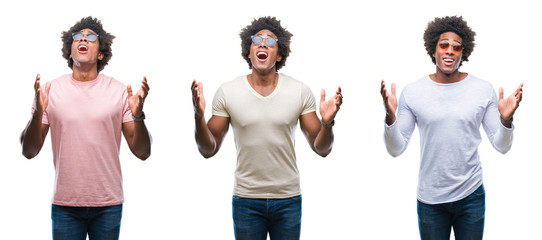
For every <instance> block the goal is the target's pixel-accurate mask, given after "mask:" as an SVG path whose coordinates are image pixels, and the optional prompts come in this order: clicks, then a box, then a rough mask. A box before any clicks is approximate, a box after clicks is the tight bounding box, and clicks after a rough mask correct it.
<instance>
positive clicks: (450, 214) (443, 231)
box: [418, 185, 486, 240]
mask: <svg viewBox="0 0 542 240" xmlns="http://www.w3.org/2000/svg"><path fill="white" fill-rule="evenodd" d="M485 205H486V204H485V191H484V185H481V186H480V187H479V188H478V189H476V191H474V192H473V193H472V194H470V195H469V196H467V197H466V198H464V199H461V200H459V201H456V202H451V203H442V204H434V205H430V204H425V203H422V202H420V201H419V200H418V226H419V228H420V237H421V238H422V240H431V239H435V240H442V239H450V232H451V228H452V227H453V229H454V235H455V239H457V240H471V239H472V240H474V239H482V236H483V235H484V216H485V210H486V206H485Z"/></svg>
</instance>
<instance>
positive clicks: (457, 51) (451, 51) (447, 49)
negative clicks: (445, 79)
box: [433, 32, 463, 74]
mask: <svg viewBox="0 0 542 240" xmlns="http://www.w3.org/2000/svg"><path fill="white" fill-rule="evenodd" d="M462 44H463V39H461V37H459V35H457V34H456V33H454V32H445V33H443V34H440V38H439V40H438V43H437V47H436V49H435V53H433V57H435V62H436V64H437V71H441V72H443V73H444V74H452V73H454V72H455V71H457V70H458V69H459V65H460V64H461V60H462V58H463V45H462Z"/></svg>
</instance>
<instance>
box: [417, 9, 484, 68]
mask: <svg viewBox="0 0 542 240" xmlns="http://www.w3.org/2000/svg"><path fill="white" fill-rule="evenodd" d="M446 32H453V33H455V34H457V35H458V36H459V37H461V39H462V40H463V42H462V43H461V44H462V45H463V53H462V54H463V56H462V58H461V63H460V64H459V66H461V64H462V63H463V61H465V62H467V61H469V56H470V54H471V53H472V51H473V50H474V45H475V44H474V36H475V35H476V33H475V32H474V31H473V30H472V29H471V28H470V27H469V26H468V25H467V22H466V21H465V20H463V17H461V16H459V17H457V16H447V17H442V18H438V17H436V18H435V20H433V21H432V22H429V23H428V24H427V29H425V32H424V34H423V40H424V41H425V50H426V51H427V54H428V55H429V56H430V57H431V60H432V61H433V63H434V64H436V60H435V57H433V54H434V53H435V51H436V48H437V44H438V40H439V38H440V35H441V34H443V33H446Z"/></svg>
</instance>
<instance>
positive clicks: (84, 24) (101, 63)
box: [61, 16, 115, 72]
mask: <svg viewBox="0 0 542 240" xmlns="http://www.w3.org/2000/svg"><path fill="white" fill-rule="evenodd" d="M87 28H88V29H91V30H92V31H94V32H95V33H96V34H98V41H99V43H100V48H99V51H100V52H101V53H102V54H103V55H104V57H103V59H102V60H98V67H97V71H98V72H100V71H102V70H103V69H104V67H105V65H107V63H108V62H109V60H110V59H111V57H112V56H113V51H112V50H111V45H112V44H113V39H114V38H115V36H113V35H111V34H110V33H108V32H106V31H105V30H104V29H103V26H102V23H101V22H100V20H98V19H97V18H93V17H90V16H89V17H85V18H82V19H81V20H79V22H77V23H75V25H73V26H72V27H71V28H70V30H68V31H64V32H62V35H61V38H62V42H63V46H62V56H63V57H64V58H65V59H66V60H67V61H68V67H70V68H71V69H73V59H71V57H70V55H71V47H72V43H73V38H72V33H74V32H79V31H81V30H83V29H87Z"/></svg>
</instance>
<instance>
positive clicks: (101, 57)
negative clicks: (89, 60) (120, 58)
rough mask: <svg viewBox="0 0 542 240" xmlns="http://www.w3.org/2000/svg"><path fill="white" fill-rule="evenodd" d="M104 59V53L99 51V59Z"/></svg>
mask: <svg viewBox="0 0 542 240" xmlns="http://www.w3.org/2000/svg"><path fill="white" fill-rule="evenodd" d="M102 59H104V54H103V53H102V52H100V53H98V60H100V61H101V60H102Z"/></svg>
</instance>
